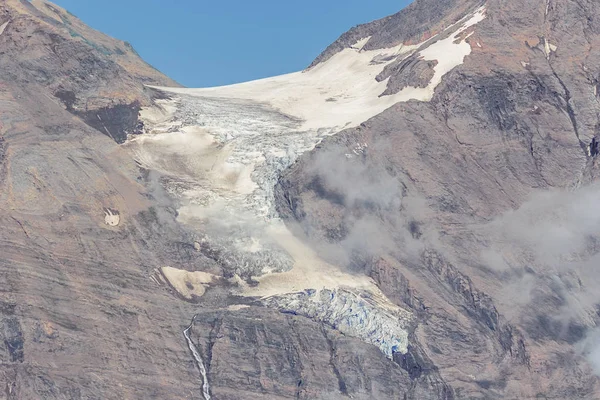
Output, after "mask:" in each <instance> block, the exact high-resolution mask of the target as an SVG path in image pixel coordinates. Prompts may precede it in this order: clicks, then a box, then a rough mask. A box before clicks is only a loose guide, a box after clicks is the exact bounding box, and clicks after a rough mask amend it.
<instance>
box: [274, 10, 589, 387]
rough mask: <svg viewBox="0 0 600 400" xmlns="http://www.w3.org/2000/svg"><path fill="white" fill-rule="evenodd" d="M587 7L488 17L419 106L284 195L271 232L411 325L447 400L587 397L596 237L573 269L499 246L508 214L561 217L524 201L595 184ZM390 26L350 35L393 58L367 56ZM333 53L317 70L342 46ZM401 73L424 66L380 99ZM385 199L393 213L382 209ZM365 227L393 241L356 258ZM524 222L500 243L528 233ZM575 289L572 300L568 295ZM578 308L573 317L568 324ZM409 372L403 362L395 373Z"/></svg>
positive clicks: (367, 133) (343, 141)
mask: <svg viewBox="0 0 600 400" xmlns="http://www.w3.org/2000/svg"><path fill="white" fill-rule="evenodd" d="M424 3H426V2H415V4H414V7H417V4H424ZM598 7H599V6H598V3H597V2H591V1H589V2H571V1H559V0H556V1H552V0H551V1H548V2H542V1H525V2H519V3H517V2H510V1H509V2H506V1H493V0H490V1H488V2H487V3H486V14H487V18H486V19H485V20H484V21H482V22H480V23H479V24H478V25H477V27H476V29H475V30H474V31H473V33H470V36H469V38H468V39H467V41H468V42H469V43H470V45H471V48H472V53H471V54H470V55H469V56H468V57H467V58H466V59H465V62H464V63H463V64H462V65H460V66H458V67H456V68H455V69H454V70H453V71H452V72H451V73H450V74H449V75H447V76H446V77H444V79H443V81H442V84H441V85H440V86H439V87H438V88H437V89H436V92H435V95H434V96H433V98H432V100H431V101H430V102H428V103H426V102H418V101H413V102H406V103H398V104H396V105H394V106H393V107H391V108H390V109H388V110H386V111H385V112H383V113H382V114H380V115H378V116H376V117H374V118H372V119H370V120H369V121H367V122H365V123H364V124H362V125H361V126H360V127H358V128H355V129H349V130H346V131H343V132H341V133H340V134H338V135H335V136H333V137H331V138H329V139H326V140H325V141H324V142H323V143H321V144H320V146H319V147H318V149H316V150H315V151H313V152H311V153H309V154H306V155H305V156H303V157H302V159H301V160H300V161H299V162H298V163H296V164H295V165H294V166H293V167H292V168H291V169H290V170H289V171H288V172H286V173H285V174H284V176H283V177H282V178H281V179H280V182H279V185H278V199H279V203H278V204H279V210H280V213H281V214H282V216H284V217H285V218H286V219H287V220H288V221H290V222H294V223H295V225H296V226H299V227H301V231H302V233H303V234H305V235H306V236H307V237H308V238H309V240H312V242H313V243H314V244H315V246H320V247H321V248H322V249H323V250H322V251H323V252H325V253H330V250H328V246H324V245H323V243H329V244H330V245H334V246H338V247H341V248H343V249H344V250H345V251H346V252H350V253H349V254H351V256H350V258H349V260H347V266H348V268H353V269H355V270H356V269H359V270H360V271H363V272H364V273H366V274H368V275H370V276H372V277H373V279H375V280H376V281H377V284H378V285H379V287H380V288H381V290H382V291H383V292H384V293H385V294H386V295H387V296H388V298H390V299H391V300H393V301H395V302H396V303H397V304H401V305H403V306H407V307H410V309H412V310H414V312H415V313H416V314H417V315H419V316H420V321H421V322H420V323H419V326H418V327H417V328H416V329H415V338H414V339H415V341H416V342H418V343H419V345H420V346H422V348H423V352H424V353H425V354H426V355H427V356H428V357H429V358H430V360H431V362H432V363H433V365H436V366H437V367H438V368H439V369H440V371H442V372H441V377H442V378H443V379H444V380H445V382H447V384H448V385H450V386H451V387H452V388H453V390H454V393H455V395H456V397H457V398H494V397H502V398H536V396H537V397H540V396H541V397H544V396H548V397H552V396H555V397H558V398H595V397H598V395H599V392H598V390H599V388H598V380H597V378H596V377H595V376H594V374H593V373H592V372H591V371H590V370H589V367H588V365H587V363H586V361H585V359H584V358H583V357H582V351H581V350H580V349H581V343H582V341H583V340H584V337H585V336H586V332H590V330H591V329H592V328H593V327H594V326H595V325H596V322H597V319H598V317H597V314H596V304H597V303H598V301H599V300H600V299H599V298H598V297H597V295H593V294H592V293H593V292H594V289H593V286H594V285H595V283H594V282H595V277H594V276H593V275H594V274H593V272H592V270H593V269H594V268H593V267H592V266H593V265H594V263H595V260H597V251H598V248H597V246H595V245H594V244H591V243H595V241H596V240H598V236H597V235H598V233H599V231H598V229H597V228H593V229H592V230H591V233H590V234H589V240H591V242H590V244H589V245H587V244H582V245H581V247H579V244H578V245H577V250H576V251H577V254H578V255H577V256H575V255H574V253H569V254H571V255H570V256H567V255H566V253H558V252H559V250H556V251H557V253H556V255H554V256H552V257H550V259H548V258H546V257H543V256H537V255H536V254H537V253H538V250H537V249H535V246H547V245H548V243H550V242H552V239H551V234H549V233H546V234H544V233H543V232H540V233H541V235H542V236H538V237H536V238H535V239H534V240H532V243H535V245H530V244H529V243H527V244H524V243H518V244H517V243H512V242H511V243H512V244H507V242H506V241H507V240H508V241H511V240H515V239H508V238H514V237H515V236H518V235H521V233H519V234H518V235H517V234H516V233H515V232H512V233H506V232H505V231H502V233H498V229H500V230H502V229H506V228H504V225H502V224H503V222H500V221H503V220H504V219H505V218H507V217H506V215H507V214H508V215H511V213H512V212H513V210H518V211H517V215H520V216H521V217H523V218H529V217H528V215H529V213H533V212H536V211H534V210H535V209H536V208H539V209H540V210H548V211H545V212H548V214H547V216H544V214H543V213H542V212H540V213H539V214H536V215H538V218H550V215H551V214H552V213H554V212H555V211H556V210H557V209H558V208H560V207H563V203H560V202H558V201H557V203H556V205H555V206H554V207H556V208H555V209H554V210H552V211H550V210H551V209H548V208H545V206H544V201H545V200H543V199H537V198H536V197H534V198H533V200H532V199H531V196H533V193H536V192H537V191H539V190H544V191H547V190H551V191H553V192H552V193H556V192H554V191H557V190H558V191H559V193H560V191H561V190H564V191H565V193H566V191H569V190H578V193H581V194H579V195H576V196H585V193H587V191H588V190H591V191H594V190H597V189H584V188H582V185H585V184H586V183H590V182H593V181H595V180H596V179H597V163H598V161H597V151H596V147H597V146H596V139H595V137H596V135H597V134H598V132H597V129H598V121H599V120H598V115H600V114H599V112H600V106H599V104H600V103H599V102H598V97H597V90H596V79H597V78H596V77H597V76H598V74H599V73H600V70H599V68H598V65H599V64H598V57H600V51H599V47H598V46H599V45H600V36H599V33H600V25H599V24H598V23H599V21H598V20H597V18H596V15H598V14H597V13H598V12H599V11H600V9H599V8H598ZM407 13H408V10H405V11H403V12H402V13H400V14H398V15H397V16H395V18H397V19H401V18H404V15H408V14H407ZM406 18H408V17H406ZM390 21H391V20H390V19H387V20H385V21H379V22H375V23H373V24H372V25H368V26H366V27H363V28H360V29H363V30H365V32H367V31H368V32H367V33H365V34H364V35H365V36H366V35H369V36H371V39H370V40H369V42H367V46H378V45H379V43H391V41H387V42H386V41H385V40H384V41H383V42H379V41H381V40H383V39H382V37H383V35H384V34H385V35H387V34H390V35H391V31H386V30H385V26H386V25H387V24H390V23H391V22H390ZM376 31H379V32H378V33H376ZM398 35H399V34H398ZM386 37H388V36H386ZM390 37H391V36H390ZM396 38H398V40H401V39H400V38H402V36H401V35H399V36H396ZM431 40H435V38H434V39H431ZM337 43H338V44H336V45H334V47H332V48H330V49H329V50H327V51H326V52H325V53H324V55H322V56H321V57H320V58H319V59H317V62H321V61H322V60H323V59H325V58H326V57H327V56H328V55H329V53H331V52H332V51H335V50H336V49H337V47H335V46H338V45H339V46H343V45H344V37H342V39H341V41H340V42H337ZM382 46H383V44H382ZM404 67H405V68H404ZM406 68H409V69H410V68H416V69H415V70H417V71H418V70H419V69H422V70H425V69H426V68H427V66H425V65H422V64H421V65H419V61H418V59H416V58H407V59H405V60H403V61H399V62H397V63H396V64H395V65H392V66H390V68H389V71H387V75H385V76H384V78H387V77H390V80H389V81H388V90H387V92H386V93H384V95H387V94H389V93H393V92H394V90H396V87H398V86H399V87H400V89H401V88H402V85H405V84H406V83H407V82H411V80H410V79H408V80H406V77H407V76H410V75H411V74H412V73H411V72H409V73H407V72H406ZM409 71H410V70H409ZM413 82H414V83H412V84H413V85H415V86H416V85H418V83H419V82H418V79H417V80H416V81H413ZM359 145H360V148H361V149H362V150H361V152H360V153H359V154H357V153H356V152H354V153H353V150H354V149H356V147H357V146H359ZM315 166H317V167H315ZM376 181H385V182H389V184H388V185H386V186H385V187H377V186H376V185H374V184H373V182H376ZM356 187H364V188H369V189H368V190H370V194H371V195H370V197H369V200H368V201H367V200H365V199H360V198H358V199H357V196H356V195H355V193H354V190H355V189H354V188H356ZM592 187H594V186H592ZM390 193H393V194H394V195H397V196H399V197H400V198H401V199H402V201H401V203H402V205H401V206H400V207H397V206H396V205H393V204H391V203H389V202H388V201H387V200H386V199H387V198H388V197H389V195H390ZM594 193H596V192H594ZM551 196H554V195H551ZM557 196H558V195H557ZM536 204H537V206H536ZM556 212H561V211H556ZM364 221H374V223H372V224H375V225H376V226H375V228H372V229H371V231H370V233H369V235H370V236H372V235H373V234H376V235H379V236H380V237H386V238H393V241H392V242H391V243H385V244H384V245H380V246H371V245H369V246H365V247H364V248H363V251H362V252H361V253H359V254H356V253H354V254H353V253H352V252H351V249H355V248H356V247H355V246H354V243H355V240H356V238H357V237H361V232H364V223H363V222H364ZM532 221H533V220H532ZM536 221H537V222H536ZM536 221H533V222H532V224H533V225H532V226H525V225H523V226H522V227H521V228H512V229H522V230H523V232H527V231H528V230H529V229H535V228H534V227H533V226H536V225H537V224H540V220H539V219H537V220H536ZM298 222H299V224H298ZM549 226H551V227H552V229H563V230H567V231H568V230H569V229H571V228H569V227H568V224H566V223H563V224H562V225H556V226H555V225H552V223H550V224H549ZM575 229H579V228H575ZM523 234H527V233H523ZM507 235H508V236H507ZM586 235H587V233H586ZM500 237H502V239H499V238H500ZM496 240H500V242H496ZM582 240H583V239H582ZM586 240H587V239H586ZM501 242H502V243H501ZM349 243H350V244H351V247H349V246H348V244H349ZM521 246H522V247H521ZM525 248H526V249H527V250H522V249H525ZM566 251H568V252H571V251H574V252H575V250H572V249H571V248H569V250H566ZM552 254H554V253H552ZM572 257H577V261H575V260H574V259H573V258H572ZM559 260H560V261H559ZM575 264H577V266H575ZM585 265H587V267H584V266H585ZM571 279H575V280H576V281H578V284H577V285H578V286H577V288H576V289H575V288H574V287H573V286H570V284H568V283H565V282H569V281H570V280H571ZM565 285H566V286H565ZM557 287H558V289H557ZM588 295H590V297H587V296H588ZM570 296H573V297H572V298H573V299H579V300H575V301H572V300H569V298H570ZM578 296H581V297H578ZM583 298H585V299H586V300H585V301H583V300H582V299H583ZM579 301H581V302H582V303H585V305H582V306H581V309H579V310H578V311H574V310H575V309H576V308H578V307H579V306H575V304H576V303H578V302H579ZM578 304H579V303H578ZM483 349H485V350H483ZM459 360H460V361H459ZM410 362H411V358H410V357H408V356H402V360H401V364H402V365H407V364H410ZM417 370H418V369H417Z"/></svg>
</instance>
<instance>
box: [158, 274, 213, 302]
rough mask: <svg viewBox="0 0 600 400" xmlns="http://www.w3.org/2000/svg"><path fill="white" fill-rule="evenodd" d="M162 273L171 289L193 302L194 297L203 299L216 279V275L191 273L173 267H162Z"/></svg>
mask: <svg viewBox="0 0 600 400" xmlns="http://www.w3.org/2000/svg"><path fill="white" fill-rule="evenodd" d="M160 272H161V273H162V275H163V276H164V277H165V279H166V280H167V282H169V284H170V285H171V287H172V288H173V289H175V290H176V291H177V292H178V293H179V294H180V295H181V296H183V297H185V298H186V299H188V300H193V298H194V296H196V297H202V296H203V295H204V293H205V292H206V288H207V287H208V286H209V285H210V283H211V282H212V281H213V279H214V275H212V274H209V273H207V272H201V271H195V272H189V271H184V270H181V269H176V268H171V267H162V268H161V269H160Z"/></svg>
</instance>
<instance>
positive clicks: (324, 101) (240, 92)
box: [162, 6, 485, 130]
mask: <svg viewBox="0 0 600 400" xmlns="http://www.w3.org/2000/svg"><path fill="white" fill-rule="evenodd" d="M484 18H485V7H484V6H482V7H481V8H479V9H477V10H476V11H475V12H473V13H472V14H471V15H470V16H468V17H466V18H465V19H464V20H463V22H462V24H461V25H458V26H453V27H450V28H449V29H450V30H452V29H456V30H455V31H454V33H453V34H451V35H450V36H449V37H447V38H446V39H443V40H439V41H437V42H434V43H433V44H431V45H430V46H429V47H427V48H426V49H424V50H422V51H420V56H422V57H423V58H424V59H425V60H437V61H438V65H437V66H436V67H435V68H434V70H435V75H434V77H433V78H432V80H431V82H430V84H429V85H428V86H427V87H426V88H415V87H407V88H405V89H404V90H402V91H400V92H399V93H397V94H395V95H391V96H383V97H379V96H380V94H382V93H383V92H384V91H385V88H386V86H387V80H384V81H381V82H377V81H376V79H375V77H376V76H377V75H378V74H379V73H380V72H381V71H382V70H383V69H384V67H385V66H386V65H388V64H390V63H392V62H393V61H394V60H396V59H397V58H398V57H402V56H403V55H404V56H408V55H409V54H411V53H412V52H414V51H415V50H416V49H418V48H419V47H420V46H421V45H419V44H417V45H413V46H405V45H403V44H400V45H398V46H396V47H393V48H390V49H386V50H371V51H365V50H363V47H364V45H365V44H366V43H367V41H368V40H369V37H367V38H365V39H363V40H361V41H359V42H357V43H356V44H355V45H354V46H352V47H351V48H348V49H344V50H342V51H341V52H339V53H337V54H335V55H334V56H333V57H331V58H330V59H329V60H327V61H326V62H324V63H321V64H318V65H317V66H315V67H314V68H311V69H310V70H307V71H302V72H295V73H291V74H287V75H281V76H276V77H272V78H266V79H259V80H256V81H251V82H245V83H240V84H236V85H230V86H221V87H213V88H203V89H179V88H177V89H173V88H162V89H164V90H167V91H169V92H171V93H180V94H186V95H191V96H197V97H212V98H228V99H246V100H252V101H256V102H259V103H263V104H266V105H269V106H271V107H272V108H273V109H275V110H278V111H280V112H281V113H283V114H286V115H289V116H292V117H294V118H297V119H299V120H301V121H302V122H303V124H302V130H309V129H323V128H336V129H338V130H339V129H342V128H347V127H353V126H357V125H359V124H361V123H362V122H364V121H366V120H367V119H369V118H371V117H373V116H375V115H377V114H379V113H381V112H382V111H384V110H385V109H387V108H389V107H390V106H392V105H393V104H395V103H398V102H402V101H408V100H422V101H428V100H430V99H431V97H432V96H433V92H434V90H435V88H436V87H437V86H438V85H439V83H440V82H441V81H442V77H443V76H444V75H445V74H447V73H448V72H450V71H451V70H452V69H453V68H454V67H456V66H458V65H460V64H462V63H463V61H464V58H465V57H466V56H467V55H469V54H470V53H471V46H470V45H469V44H468V43H467V42H466V39H467V38H463V39H462V40H459V37H460V35H461V34H462V33H463V32H465V31H466V30H467V29H469V28H470V27H472V26H474V25H476V24H477V23H479V22H480V21H482V20H483V19H484ZM459 24H460V23H459ZM382 59H387V60H389V61H388V62H387V63H381V62H372V61H374V60H382Z"/></svg>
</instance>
